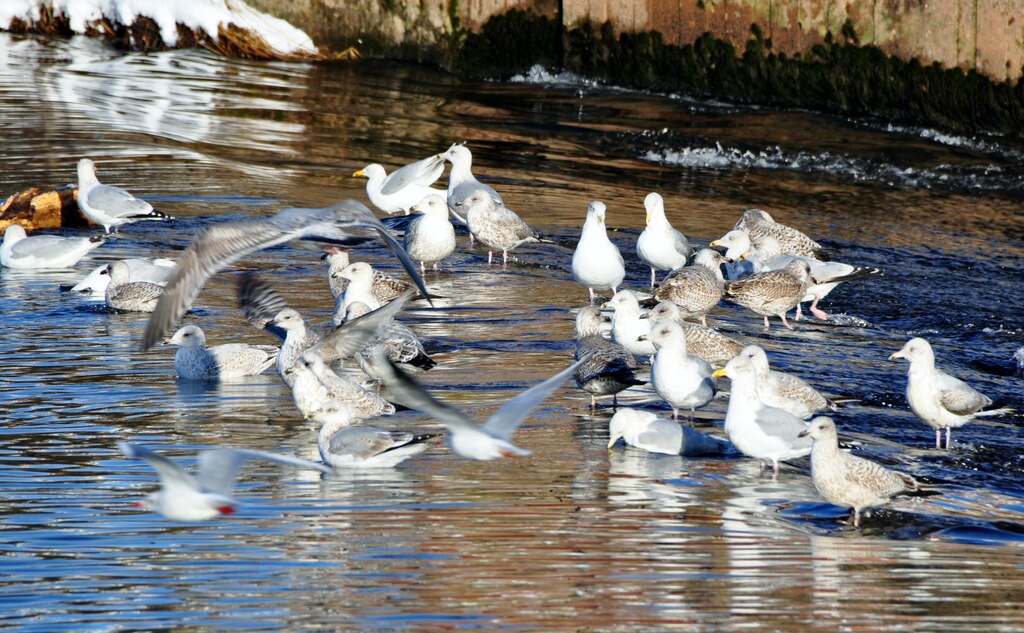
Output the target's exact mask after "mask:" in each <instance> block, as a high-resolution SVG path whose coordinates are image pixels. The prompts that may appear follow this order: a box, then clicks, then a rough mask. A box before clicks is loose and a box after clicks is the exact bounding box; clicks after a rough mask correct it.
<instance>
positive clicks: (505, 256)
mask: <svg viewBox="0 0 1024 633" xmlns="http://www.w3.org/2000/svg"><path fill="white" fill-rule="evenodd" d="M505 266H508V251H501V267H502V268H504V267H505Z"/></svg>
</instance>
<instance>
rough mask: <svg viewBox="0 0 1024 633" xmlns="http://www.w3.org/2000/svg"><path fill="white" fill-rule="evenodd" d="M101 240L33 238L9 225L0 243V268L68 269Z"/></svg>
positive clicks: (99, 243)
mask: <svg viewBox="0 0 1024 633" xmlns="http://www.w3.org/2000/svg"><path fill="white" fill-rule="evenodd" d="M100 246H103V240H101V239H99V238H88V237H61V236H59V235H33V236H32V237H29V236H28V235H27V234H26V233H25V229H24V228H22V226H21V225H20V224H9V225H8V226H7V228H6V229H5V230H4V241H3V243H2V244H0V266H4V267H5V268H71V267H72V266H74V265H75V264H77V263H78V261H79V260H80V259H82V258H83V257H85V256H86V254H88V253H89V251H91V250H92V249H94V248H99V247H100Z"/></svg>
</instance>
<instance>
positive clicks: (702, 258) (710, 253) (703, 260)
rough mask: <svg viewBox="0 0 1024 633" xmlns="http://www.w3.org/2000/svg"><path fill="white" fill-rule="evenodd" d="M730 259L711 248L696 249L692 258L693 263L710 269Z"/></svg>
mask: <svg viewBox="0 0 1024 633" xmlns="http://www.w3.org/2000/svg"><path fill="white" fill-rule="evenodd" d="M731 261H732V259H731V258H729V257H726V256H725V255H723V254H721V253H719V252H718V251H716V250H715V249H713V248H702V249H700V250H699V251H697V254H696V255H695V256H694V258H693V263H694V264H697V265H700V266H704V267H705V268H710V269H711V270H715V269H717V268H718V267H719V266H721V265H722V264H724V263H729V262H731Z"/></svg>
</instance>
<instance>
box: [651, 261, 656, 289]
mask: <svg viewBox="0 0 1024 633" xmlns="http://www.w3.org/2000/svg"><path fill="white" fill-rule="evenodd" d="M655 275H656V273H655V272H654V267H653V266H652V267H651V288H653V287H654V282H655V281H656V277H655Z"/></svg>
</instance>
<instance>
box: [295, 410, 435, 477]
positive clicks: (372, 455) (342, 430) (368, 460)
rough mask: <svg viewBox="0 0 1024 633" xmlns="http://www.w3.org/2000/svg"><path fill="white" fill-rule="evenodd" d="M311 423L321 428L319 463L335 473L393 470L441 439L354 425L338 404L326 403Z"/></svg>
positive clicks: (421, 434) (365, 425)
mask: <svg viewBox="0 0 1024 633" xmlns="http://www.w3.org/2000/svg"><path fill="white" fill-rule="evenodd" d="M310 419H311V420H312V421H313V422H316V423H317V424H319V425H320V432H319V434H318V435H317V441H316V445H317V448H318V449H319V450H320V459H322V460H324V463H325V464H329V465H331V466H332V467H334V468H338V469H348V468H392V467H394V466H397V465H398V464H400V463H401V462H403V461H405V460H407V459H409V458H410V457H412V456H413V455H418V454H420V453H422V452H423V451H425V450H426V449H427V442H428V441H430V440H432V439H433V438H435V437H438V436H439V435H440V433H409V432H407V431H389V430H386V429H382V428H379V427H376V426H370V425H368V424H356V422H357V420H354V419H353V418H352V412H351V411H350V410H349V407H348V405H346V404H345V403H344V402H340V401H338V400H330V401H328V402H325V403H324V404H323V406H322V407H320V409H319V410H318V411H317V412H316V413H314V414H313V416H312V417H311V418H310Z"/></svg>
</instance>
